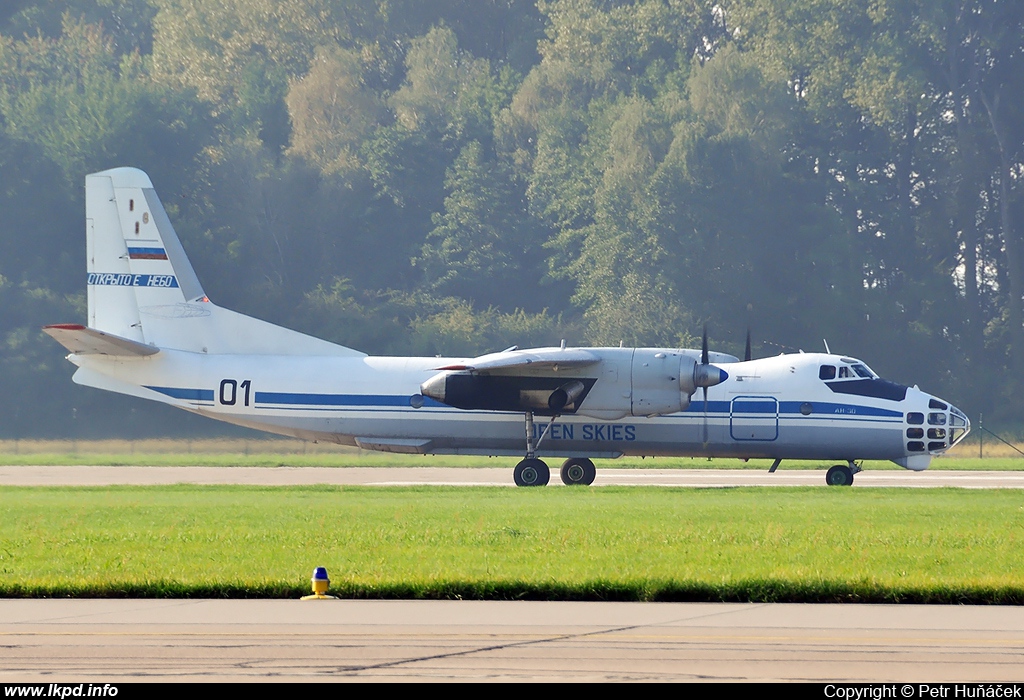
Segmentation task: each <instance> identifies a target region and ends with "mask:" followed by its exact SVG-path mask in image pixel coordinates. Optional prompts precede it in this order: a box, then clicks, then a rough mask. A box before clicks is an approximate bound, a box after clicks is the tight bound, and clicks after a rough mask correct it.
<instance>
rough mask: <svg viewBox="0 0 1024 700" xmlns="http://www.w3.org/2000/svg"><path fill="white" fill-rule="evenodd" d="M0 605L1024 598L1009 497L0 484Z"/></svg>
mask: <svg viewBox="0 0 1024 700" xmlns="http://www.w3.org/2000/svg"><path fill="white" fill-rule="evenodd" d="M0 525H2V527H0V596H5V597H10V596H65V595H71V596H170V597H181V596H194V597H298V596H299V595H302V594H304V593H307V592H308V590H309V582H308V581H309V576H310V573H311V572H312V569H313V567H315V566H326V567H327V568H328V571H329V572H330V575H331V580H332V591H333V592H335V593H336V594H339V595H342V596H346V597H403V598H490V599H510V598H535V599H537V598H543V599H577V600H606V599H615V600H715V601H717V600H722V601H727V600H741V601H799V602H812V601H860V602H935V603H957V602H960V603H968V602H970V603H1004V604H1024V546H1022V545H1024V494H1021V493H1020V492H1019V491H1015V490H991V491H981V490H960V489H927V490H922V489H822V488H778V487H776V488H771V489H757V488H739V489H678V488H673V489H662V488H645V489H635V488H618V487H603V488H600V489H497V488H466V487H412V488H370V487H306V488H298V487H296V488H252V487H203V486H172V487H112V488H102V489H100V488H14V487H4V488H0Z"/></svg>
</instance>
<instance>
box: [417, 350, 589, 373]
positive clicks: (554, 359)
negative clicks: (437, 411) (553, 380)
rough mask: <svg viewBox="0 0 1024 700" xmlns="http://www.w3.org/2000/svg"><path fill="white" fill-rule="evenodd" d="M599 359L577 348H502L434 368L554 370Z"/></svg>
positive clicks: (486, 371)
mask: <svg viewBox="0 0 1024 700" xmlns="http://www.w3.org/2000/svg"><path fill="white" fill-rule="evenodd" d="M600 361H601V358H600V357H598V356H597V355H595V354H594V353H592V352H588V351H586V350H582V349H579V348H567V349H563V348H537V349H535V350H504V351H502V352H493V353H491V354H489V355H481V356H480V357H475V358H473V359H471V360H466V361H465V362H459V363H455V364H450V365H445V366H444V367H438V368H437V371H439V372H441V371H449V372H459V371H463V372H464V371H469V372H476V373H480V374H490V373H493V372H497V371H500V370H507V369H524V368H526V367H529V368H531V369H540V370H543V369H550V370H552V371H556V372H557V371H558V368H559V367H564V368H566V369H568V368H570V367H573V368H574V367H586V366H587V365H593V364H597V363H598V362H600Z"/></svg>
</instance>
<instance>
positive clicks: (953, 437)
mask: <svg viewBox="0 0 1024 700" xmlns="http://www.w3.org/2000/svg"><path fill="white" fill-rule="evenodd" d="M928 409H929V413H928V425H929V426H941V425H943V424H945V425H946V426H947V428H948V431H949V434H948V438H947V440H948V441H947V442H946V444H945V445H944V446H943V448H944V449H948V448H950V447H953V445H956V444H957V443H958V442H960V441H961V440H963V439H964V438H965V437H967V433H969V432H970V431H971V421H969V420H968V419H967V414H965V413H964V412H963V411H961V410H960V409H959V408H957V407H956V406H954V405H953V404H951V403H949V402H948V401H943V400H942V399H939V398H936V397H934V396H933V397H931V398H930V399H929V401H928ZM933 430H934V431H935V432H934V435H933ZM943 432H945V431H943V430H941V428H929V431H928V436H929V438H932V437H936V438H938V437H940V435H941V434H942V433H943ZM930 444H931V443H929V445H930ZM929 451H931V448H930V447H929Z"/></svg>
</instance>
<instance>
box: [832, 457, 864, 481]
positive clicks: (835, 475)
mask: <svg viewBox="0 0 1024 700" xmlns="http://www.w3.org/2000/svg"><path fill="white" fill-rule="evenodd" d="M860 470H861V469H860V467H858V466H857V465H856V464H854V463H853V461H852V460H851V461H850V462H849V466H847V465H846V464H837V465H835V466H834V467H832V468H831V469H829V470H828V472H826V473H825V483H826V484H828V485H829V486H853V475H854V474H856V473H857V472H859V471H860Z"/></svg>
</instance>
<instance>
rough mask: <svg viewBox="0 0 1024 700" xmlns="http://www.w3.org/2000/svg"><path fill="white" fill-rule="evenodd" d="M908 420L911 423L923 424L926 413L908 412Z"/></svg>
mask: <svg viewBox="0 0 1024 700" xmlns="http://www.w3.org/2000/svg"><path fill="white" fill-rule="evenodd" d="M907 422H908V423H910V424H911V425H921V424H922V423H924V414H923V413H908V414H907Z"/></svg>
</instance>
